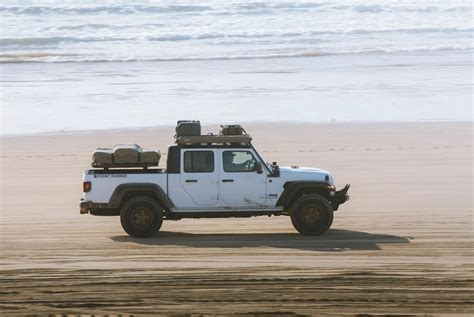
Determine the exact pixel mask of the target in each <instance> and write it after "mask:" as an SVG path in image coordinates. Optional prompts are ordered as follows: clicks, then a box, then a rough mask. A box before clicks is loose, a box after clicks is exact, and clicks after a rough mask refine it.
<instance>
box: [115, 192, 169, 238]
mask: <svg viewBox="0 0 474 317" xmlns="http://www.w3.org/2000/svg"><path fill="white" fill-rule="evenodd" d="M120 222H121V223H122V227H123V229H124V230H125V232H127V233H128V234H129V235H130V236H132V237H134V238H148V237H152V236H153V235H155V234H156V233H157V232H158V231H159V230H160V228H161V225H162V223H163V210H162V209H161V207H160V205H159V204H158V203H157V202H156V201H155V200H154V199H151V198H150V197H146V196H143V197H142V196H140V197H133V198H131V199H130V200H128V201H127V202H126V203H125V205H124V206H123V207H122V210H121V212H120Z"/></svg>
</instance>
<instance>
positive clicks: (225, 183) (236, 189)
mask: <svg viewBox="0 0 474 317" xmlns="http://www.w3.org/2000/svg"><path fill="white" fill-rule="evenodd" d="M219 152H220V153H219V155H220V162H221V163H222V164H220V166H219V169H220V170H219V174H220V175H219V176H220V177H219V178H220V182H219V186H220V194H219V196H220V199H221V202H220V203H221V204H222V206H224V207H225V206H229V207H238V208H250V209H254V208H265V207H268V206H267V173H263V172H257V171H256V164H257V162H258V161H257V159H256V155H254V153H253V152H252V151H251V150H250V149H222V150H220V151H219Z"/></svg>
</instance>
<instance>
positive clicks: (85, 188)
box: [82, 182, 92, 193]
mask: <svg viewBox="0 0 474 317" xmlns="http://www.w3.org/2000/svg"><path fill="white" fill-rule="evenodd" d="M91 189H92V183H91V182H82V191H83V192H84V193H88V192H90V191H91Z"/></svg>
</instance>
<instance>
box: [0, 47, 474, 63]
mask: <svg viewBox="0 0 474 317" xmlns="http://www.w3.org/2000/svg"><path fill="white" fill-rule="evenodd" d="M472 49H474V46H472V45H459V46H449V47H448V46H446V47H444V46H438V47H431V48H411V49H410V48H405V49H360V50H341V51H332V52H324V51H303V52H297V53H287V54H271V53H270V54H247V55H245V54H242V55H233V56H229V55H222V56H217V55H216V56H203V57H164V58H154V57H125V58H123V57H116V58H114V57H111V58H103V57H102V58H101V57H96V56H87V55H83V54H73V53H47V52H37V53H25V54H22V53H17V54H0V63H38V62H40V63H44V62H46V63H120V62H187V61H214V60H216V61H217V60H245V59H277V58H300V57H318V56H330V55H357V54H400V53H416V52H436V51H450V50H472Z"/></svg>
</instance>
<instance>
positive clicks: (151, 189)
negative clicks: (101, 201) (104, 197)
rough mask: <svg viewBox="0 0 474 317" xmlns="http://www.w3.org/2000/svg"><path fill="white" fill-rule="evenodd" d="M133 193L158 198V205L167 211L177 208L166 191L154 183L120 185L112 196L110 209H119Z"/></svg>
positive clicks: (109, 204)
mask: <svg viewBox="0 0 474 317" xmlns="http://www.w3.org/2000/svg"><path fill="white" fill-rule="evenodd" d="M131 192H139V193H144V194H145V195H146V194H151V196H156V199H157V200H158V203H160V205H161V206H162V207H163V208H165V209H167V210H171V209H173V208H174V207H175V206H174V204H173V202H172V201H171V199H170V198H169V197H168V195H167V194H166V193H165V191H164V190H163V189H162V188H161V187H160V186H158V185H157V184H153V183H127V184H121V185H118V186H117V187H116V188H115V190H114V192H113V193H112V196H110V199H109V203H108V207H109V208H111V209H118V208H119V207H120V206H121V205H122V204H123V202H124V201H123V199H124V198H125V197H126V196H127V194H128V193H131Z"/></svg>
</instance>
